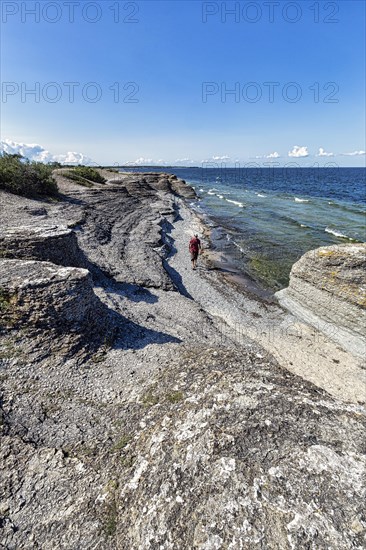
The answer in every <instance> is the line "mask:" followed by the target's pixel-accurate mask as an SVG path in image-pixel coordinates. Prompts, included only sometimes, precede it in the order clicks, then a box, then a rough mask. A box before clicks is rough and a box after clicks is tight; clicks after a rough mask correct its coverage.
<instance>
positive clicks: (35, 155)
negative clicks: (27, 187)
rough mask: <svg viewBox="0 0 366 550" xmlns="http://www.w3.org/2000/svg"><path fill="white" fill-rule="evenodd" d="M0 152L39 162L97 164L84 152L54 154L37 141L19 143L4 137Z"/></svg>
mask: <svg viewBox="0 0 366 550" xmlns="http://www.w3.org/2000/svg"><path fill="white" fill-rule="evenodd" d="M0 152H5V153H8V154H9V155H16V154H19V155H22V156H23V157H25V158H27V159H29V160H35V161H37V162H45V163H48V162H60V163H61V164H95V163H93V162H92V160H91V159H90V158H89V157H87V156H86V155H84V154H83V153H76V152H72V151H69V152H68V153H66V154H64V155H52V154H51V153H50V152H49V151H47V150H46V149H44V147H42V146H41V145H38V144H36V143H31V144H27V143H17V142H15V141H11V140H10V139H4V140H3V141H1V142H0Z"/></svg>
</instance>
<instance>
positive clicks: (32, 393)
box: [0, 171, 366, 550]
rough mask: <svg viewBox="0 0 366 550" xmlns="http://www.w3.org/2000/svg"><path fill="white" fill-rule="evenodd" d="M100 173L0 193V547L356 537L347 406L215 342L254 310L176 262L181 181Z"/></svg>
mask: <svg viewBox="0 0 366 550" xmlns="http://www.w3.org/2000/svg"><path fill="white" fill-rule="evenodd" d="M103 174H104V175H105V177H106V178H107V179H108V182H107V183H106V184H104V185H103V184H101V185H94V186H92V187H90V188H82V187H80V186H79V185H77V184H76V183H75V182H70V181H68V180H66V178H64V176H63V175H62V171H60V173H59V174H58V175H57V178H58V182H59V187H60V190H61V196H60V200H59V201H58V202H47V201H33V200H30V199H26V198H24V197H15V196H14V195H9V194H7V193H3V192H1V193H0V215H1V219H2V228H1V235H0V239H3V240H0V243H2V244H0V251H1V250H3V251H4V253H3V254H1V260H0V321H1V331H0V386H1V391H0V428H1V445H0V463H1V469H0V532H1V536H0V540H1V547H2V548H4V549H7V550H23V549H26V550H28V549H30V548H32V549H33V548H34V549H40V550H55V549H65V550H66V549H67V550H75V549H78V550H89V549H97V548H98V550H99V549H101V550H114V549H118V550H132V549H133V550H135V549H136V550H137V549H138V550H191V549H197V550H211V549H223V550H224V549H225V550H228V549H230V550H236V549H238V550H239V549H245V550H252V549H256V548H258V549H263V548H265V549H268V550H279V549H281V550H283V549H284V550H287V549H288V550H297V549H304V550H309V549H317V550H323V549H324V550H326V549H329V548H332V549H340V550H343V549H344V550H346V549H347V550H348V549H349V548H355V549H359V550H361V549H362V548H364V547H365V543H366V540H365V532H366V531H365V527H366V518H365V513H364V499H365V485H364V479H363V476H364V472H365V465H366V464H365V448H364V442H365V439H366V426H365V409H364V407H363V406H362V403H361V401H359V402H358V400H357V399H355V400H354V402H352V403H351V402H346V401H345V400H342V399H337V398H335V397H332V396H330V395H329V393H327V392H326V391H324V389H321V388H319V386H317V385H314V384H312V383H311V382H309V381H307V380H305V379H304V378H303V377H300V376H297V375H296V374H293V373H291V372H289V370H287V369H285V368H283V367H281V366H280V365H279V363H278V362H277V361H276V359H274V357H273V356H272V355H271V353H270V352H269V349H270V348H269V346H268V345H267V343H266V346H265V347H263V346H262V345H261V343H260V338H259V337H258V334H259V333H260V331H259V330H258V331H257V332H256V333H254V332H253V333H251V332H250V331H249V332H244V331H243V333H242V335H241V336H242V337H241V338H240V340H239V339H238V338H237V337H236V336H235V334H233V328H232V327H233V326H234V325H233V324H230V322H229V320H230V315H234V314H235V316H236V315H239V314H240V315H244V313H245V314H246V315H249V316H250V312H251V311H252V310H251V308H253V311H254V309H255V308H257V309H258V308H259V305H258V303H257V302H248V298H246V297H245V296H244V295H240V298H239V296H238V294H236V293H235V292H236V291H235V289H234V288H232V289H227V291H226V293H225V292H224V291H223V288H224V287H223V284H222V282H220V281H219V280H218V279H217V280H216V279H215V280H214V274H213V273H212V272H209V271H207V273H206V272H205V269H206V268H205V267H204V264H203V262H200V266H199V267H200V269H199V270H197V272H192V271H191V268H190V265H189V264H190V261H189V256H188V254H186V251H185V252H184V253H183V252H182V250H183V246H184V245H185V244H186V240H187V236H188V235H189V232H190V231H191V229H192V227H193V226H192V222H191V219H190V218H189V217H187V220H188V221H185V220H184V216H186V214H187V212H186V211H185V210H184V205H183V204H182V202H181V199H182V197H186V198H189V199H191V198H194V196H195V195H194V191H193V189H191V188H190V187H189V186H187V185H186V184H185V183H184V182H182V181H181V180H178V179H177V178H176V177H174V176H171V175H169V174H152V173H151V174H116V173H114V174H113V173H111V172H107V171H103ZM180 214H182V215H183V217H182V216H181V215H180ZM181 224H186V225H184V228H183V229H182V225H181ZM29 227H32V229H29V231H28V230H27V229H25V228H29ZM11 228H13V229H11ZM51 228H53V229H51ZM179 228H181V229H179ZM195 228H196V226H195ZM179 231H181V234H179ZM53 235H54V236H55V238H57V239H58V238H60V239H61V241H57V242H59V243H60V245H59V246H57V247H54V246H51V245H50V244H49V243H50V242H51V240H52V238H53ZM70 235H71V236H70ZM4 236H5V237H4ZM15 243H18V244H19V246H18V245H17V246H15ZM20 243H23V244H20ZM29 243H33V244H29ZM67 243H69V244H67ZM69 246H70V255H69V256H68V255H67V254H68V250H69ZM56 249H57V250H56ZM9 251H10V252H9ZM56 252H57V253H61V255H60V257H59V261H58V260H57V261H56V259H57V258H56V256H55V255H54V254H56ZM9 256H10V257H9ZM71 258H74V259H75V258H77V260H78V261H79V260H80V261H81V262H82V264H80V265H77V266H76V265H73V263H71V262H72V259H71ZM200 278H202V281H201V282H200ZM203 281H205V283H204V284H203ZM210 285H211V286H210ZM198 298H200V300H201V301H200V300H199V299H198ZM220 300H221V301H222V303H221V302H220ZM245 300H247V301H245ZM239 302H240V307H238V305H239ZM204 304H208V306H209V307H208V306H207V307H205V306H204ZM248 304H249V305H250V307H249V305H248ZM260 307H261V308H263V309H264V310H266V311H267V321H266V322H269V320H270V319H272V321H271V322H272V323H273V324H276V323H277V320H278V317H277V316H276V315H277V313H276V312H275V305H274V304H262V305H261V306H260ZM257 309H255V311H257ZM223 311H225V316H224V315H223V314H222V312H223ZM258 311H260V314H259V313H258V314H257V317H256V319H257V318H258V319H260V316H261V315H263V316H264V315H265V313H263V311H262V309H260V310H259V309H258ZM220 314H221V315H222V317H220ZM269 314H270V315H269ZM243 318H244V317H238V319H239V320H241V319H243ZM225 319H227V320H228V322H227V323H226V321H225ZM235 320H236V317H235ZM258 322H259V321H258ZM225 323H226V324H225ZM248 323H249V321H248ZM224 324H225V330H223V325H224ZM249 324H250V323H249ZM261 327H265V325H264V324H262V325H261ZM256 334H257V336H256ZM252 336H253V338H252ZM263 339H264V337H262V340H263ZM283 339H284V338H283ZM293 341H294V340H291V341H290V345H291V346H292V347H293V346H294V344H293ZM299 345H300V344H299ZM304 345H307V344H306V343H305V344H304ZM284 349H286V348H284ZM333 353H335V351H334V349H333V348H332V355H331V357H335V355H333ZM342 353H343V352H342ZM337 357H338V356H337ZM339 357H342V355H339ZM291 359H292V356H291ZM318 359H319V361H320V362H322V361H323V358H322V356H321V355H319V356H318ZM337 360H338V359H337ZM324 361H325V359H324ZM291 364H292V363H291ZM334 364H335V363H334ZM320 367H321V365H320ZM340 367H342V365H340ZM355 372H356V371H355ZM355 376H356V374H355ZM352 380H353V378H352Z"/></svg>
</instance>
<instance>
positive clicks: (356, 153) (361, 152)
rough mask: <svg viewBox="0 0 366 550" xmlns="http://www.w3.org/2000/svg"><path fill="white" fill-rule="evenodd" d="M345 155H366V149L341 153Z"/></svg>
mask: <svg viewBox="0 0 366 550" xmlns="http://www.w3.org/2000/svg"><path fill="white" fill-rule="evenodd" d="M343 154H344V155H346V156H347V157H355V156H356V155H366V151H353V152H352V153H343Z"/></svg>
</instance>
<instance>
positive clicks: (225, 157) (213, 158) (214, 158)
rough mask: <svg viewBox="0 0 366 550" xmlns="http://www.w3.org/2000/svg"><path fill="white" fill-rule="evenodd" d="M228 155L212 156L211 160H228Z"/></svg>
mask: <svg viewBox="0 0 366 550" xmlns="http://www.w3.org/2000/svg"><path fill="white" fill-rule="evenodd" d="M229 159H230V157H228V156H227V155H223V156H222V157H220V156H216V157H212V160H229Z"/></svg>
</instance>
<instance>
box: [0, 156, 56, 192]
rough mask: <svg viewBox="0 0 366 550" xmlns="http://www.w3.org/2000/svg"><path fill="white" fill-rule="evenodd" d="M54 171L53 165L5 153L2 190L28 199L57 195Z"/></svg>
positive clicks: (0, 158) (1, 160)
mask: <svg viewBox="0 0 366 550" xmlns="http://www.w3.org/2000/svg"><path fill="white" fill-rule="evenodd" d="M53 169H54V166H52V165H48V164H43V162H35V161H32V162H31V161H29V160H28V159H25V158H23V157H22V156H21V155H18V154H17V155H9V154H7V153H3V154H2V155H1V156H0V189H4V190H5V191H9V192H10V193H14V194H16V195H23V196H26V197H37V196H39V195H46V196H47V195H48V196H52V195H56V194H57V191H58V189H57V184H56V181H55V180H54V179H53V177H52V172H53Z"/></svg>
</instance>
